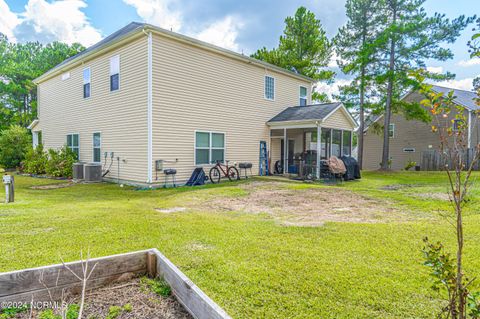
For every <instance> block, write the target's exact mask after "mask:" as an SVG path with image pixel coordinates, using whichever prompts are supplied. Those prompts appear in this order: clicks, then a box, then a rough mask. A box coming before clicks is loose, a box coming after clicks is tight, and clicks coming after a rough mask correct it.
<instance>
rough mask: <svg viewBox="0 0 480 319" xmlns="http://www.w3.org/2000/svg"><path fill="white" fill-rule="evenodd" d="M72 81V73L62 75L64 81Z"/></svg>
mask: <svg viewBox="0 0 480 319" xmlns="http://www.w3.org/2000/svg"><path fill="white" fill-rule="evenodd" d="M68 79H70V72H65V73H62V81H65V80H68Z"/></svg>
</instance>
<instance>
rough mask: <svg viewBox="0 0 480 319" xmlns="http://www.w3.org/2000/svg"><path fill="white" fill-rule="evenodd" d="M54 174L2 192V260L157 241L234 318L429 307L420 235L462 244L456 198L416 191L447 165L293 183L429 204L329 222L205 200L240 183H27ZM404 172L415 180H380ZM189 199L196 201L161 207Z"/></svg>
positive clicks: (430, 311)
mask: <svg viewBox="0 0 480 319" xmlns="http://www.w3.org/2000/svg"><path fill="white" fill-rule="evenodd" d="M478 177H480V175H475V178H478ZM257 181H258V179H257ZM54 182H58V181H51V180H44V179H32V178H27V177H21V176H18V177H16V194H15V195H16V202H15V203H13V204H8V205H4V204H0V271H10V270H15V269H22V268H26V267H35V266H41V265H47V264H52V263H59V262H60V257H62V258H63V259H64V260H66V261H67V260H78V259H79V254H80V251H81V250H83V251H84V252H85V251H86V250H87V249H89V250H90V253H91V255H92V256H105V255H110V254H116V253H123V252H128V251H133V250H139V249H147V248H153V247H156V248H158V249H159V250H160V251H162V252H163V253H164V254H165V255H166V256H167V257H168V258H170V259H171V260H172V262H173V263H175V264H176V265H177V266H178V267H179V268H180V269H181V270H182V271H184V272H185V273H186V274H187V276H189V277H190V278H191V279H192V280H193V281H194V282H195V283H196V284H197V285H198V286H199V287H200V288H201V289H202V290H204V291H205V292H206V293H207V294H208V295H209V296H210V297H211V298H212V299H213V300H215V301H216V302H217V303H218V304H219V305H220V306H221V307H223V308H224V309H225V310H226V311H227V312H228V313H229V314H230V315H231V316H232V317H233V318H432V317H434V316H435V315H436V314H437V311H438V309H439V302H440V299H439V298H440V296H438V295H437V294H436V293H433V292H432V291H431V290H430V288H429V287H430V281H429V277H428V269H426V267H424V266H422V254H421V249H422V238H423V237H424V236H429V237H430V238H431V239H432V240H442V241H444V242H445V244H446V246H447V247H448V248H449V249H452V248H453V247H454V241H453V228H452V227H451V226H450V225H449V224H448V223H447V222H446V221H445V220H444V219H443V218H441V217H439V211H445V210H448V208H449V203H448V201H445V200H444V201H442V200H438V199H428V198H424V197H419V196H417V195H418V194H420V193H434V192H445V190H446V179H445V177H444V175H443V174H442V173H419V172H411V173H389V174H386V173H365V174H364V178H363V179H362V180H361V181H355V182H349V183H343V184H342V185H339V186H323V185H314V184H303V183H289V184H286V185H287V186H286V187H290V188H294V189H295V188H322V187H339V188H341V189H348V190H351V191H353V192H357V193H360V194H364V195H367V196H372V197H377V198H381V199H382V200H387V201H389V202H391V204H392V205H395V206H397V207H398V208H400V209H404V210H406V211H408V212H411V213H412V214H417V213H422V214H424V215H428V216H429V218H428V219H417V220H415V221H412V222H398V223H397V222H395V223H393V222H392V223H377V224H355V223H327V224H325V226H323V227H285V226H281V225H280V224H279V223H278V222H275V221H274V220H273V219H272V218H269V217H268V216H267V215H266V214H260V215H253V214H244V213H241V212H223V213H219V212H209V211H205V209H204V208H202V207H203V206H202V203H204V202H206V201H209V200H210V199H211V198H214V197H216V196H219V195H221V196H224V197H229V196H235V197H238V196H244V195H245V194H246V191H245V190H244V189H242V188H239V187H237V184H235V183H224V184H221V185H219V186H217V185H214V186H205V187H197V188H177V189H167V190H154V191H136V190H134V189H133V188H128V187H126V188H119V187H118V186H116V185H112V184H96V185H75V186H73V187H68V188H62V189H55V190H33V189H30V188H29V186H32V185H39V184H51V183H54ZM241 183H244V182H241ZM396 184H402V185H414V187H404V188H400V189H398V190H385V189H384V187H385V186H388V185H396ZM3 197H4V193H3V190H2V191H1V192H0V198H3ZM479 201H480V191H479V190H478V189H477V188H475V189H473V190H472V196H471V200H470V204H469V208H468V211H467V216H466V218H465V224H466V235H465V237H466V246H467V247H466V251H465V258H466V261H465V262H466V264H467V272H469V274H470V276H469V277H471V278H473V277H474V276H478V275H480V227H479V226H480V216H479V215H478V214H476V213H475V210H474V207H475V206H478V203H479ZM184 202H189V203H193V204H195V205H194V206H195V207H197V208H195V209H193V210H188V211H185V212H178V213H170V214H162V213H159V212H157V211H156V210H155V209H156V208H169V207H175V206H179V205H181V204H182V203H184ZM192 247H193V248H192ZM195 247H203V248H204V249H196V248H195ZM477 286H478V282H477Z"/></svg>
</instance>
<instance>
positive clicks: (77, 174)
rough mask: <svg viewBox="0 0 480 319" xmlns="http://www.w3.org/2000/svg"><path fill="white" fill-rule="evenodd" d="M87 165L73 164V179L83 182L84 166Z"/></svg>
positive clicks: (81, 163)
mask: <svg viewBox="0 0 480 319" xmlns="http://www.w3.org/2000/svg"><path fill="white" fill-rule="evenodd" d="M84 165H85V163H83V162H78V163H73V179H74V180H81V179H83V166H84Z"/></svg>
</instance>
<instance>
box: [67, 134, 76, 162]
mask: <svg viewBox="0 0 480 319" xmlns="http://www.w3.org/2000/svg"><path fill="white" fill-rule="evenodd" d="M68 135H78V146H76V147H75V146H68V141H67V142H66V143H65V145H66V146H67V147H68V148H69V149H71V150H72V151H73V148H78V158H77V161H80V133H78V132H73V133H67V135H66V136H65V137H66V138H68ZM72 144H73V139H72Z"/></svg>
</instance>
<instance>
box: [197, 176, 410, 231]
mask: <svg viewBox="0 0 480 319" xmlns="http://www.w3.org/2000/svg"><path fill="white" fill-rule="evenodd" d="M290 185H292V184H290ZM238 187H240V188H242V189H243V190H245V191H246V193H247V194H246V195H243V196H235V197H225V196H216V197H213V198H211V199H209V200H208V201H204V202H203V204H202V208H203V209H205V210H209V211H237V212H245V213H251V214H261V213H264V214H265V213H266V214H269V215H270V216H272V217H273V218H275V219H276V220H278V221H279V222H280V223H281V224H283V225H287V226H290V225H291V226H321V225H323V224H324V223H325V222H353V223H379V222H388V221H408V220H412V219H413V218H415V217H412V216H410V215H409V214H408V213H407V212H402V211H400V210H398V209H396V208H394V207H393V205H391V204H390V203H389V202H387V201H385V200H381V199H373V198H368V197H365V196H362V195H359V194H357V193H354V192H351V191H348V190H343V189H340V188H297V187H293V188H292V187H289V184H287V183H281V182H252V183H247V184H243V185H239V186H238ZM189 208H191V209H195V208H196V209H198V207H189Z"/></svg>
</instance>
